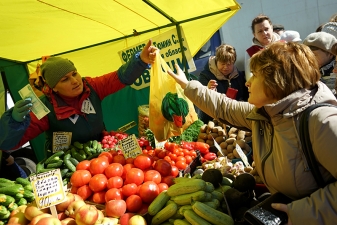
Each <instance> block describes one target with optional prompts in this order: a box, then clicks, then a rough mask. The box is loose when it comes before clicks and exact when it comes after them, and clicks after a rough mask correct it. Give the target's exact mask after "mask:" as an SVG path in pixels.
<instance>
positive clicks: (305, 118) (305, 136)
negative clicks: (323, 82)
mask: <svg viewBox="0 0 337 225" xmlns="http://www.w3.org/2000/svg"><path fill="white" fill-rule="evenodd" d="M322 106H330V107H336V108H337V106H336V105H332V104H328V103H318V104H315V105H311V106H309V107H308V108H307V109H305V110H304V112H303V113H302V115H301V116H300V126H299V130H300V132H299V135H300V140H301V144H302V150H303V153H304V156H305V158H306V159H307V162H308V166H309V170H310V171H311V173H312V175H313V176H314V178H315V180H316V182H317V185H318V186H319V187H320V188H323V187H325V185H326V183H325V182H324V180H323V177H322V174H321V172H320V171H319V168H318V163H317V160H316V157H315V154H314V152H313V150H312V146H311V141H310V136H309V127H308V125H309V118H310V112H311V111H313V110H314V109H316V108H318V107H322Z"/></svg>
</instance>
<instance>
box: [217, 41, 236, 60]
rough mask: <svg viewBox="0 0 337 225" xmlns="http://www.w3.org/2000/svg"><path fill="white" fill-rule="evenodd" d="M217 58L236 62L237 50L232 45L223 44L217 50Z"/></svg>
mask: <svg viewBox="0 0 337 225" xmlns="http://www.w3.org/2000/svg"><path fill="white" fill-rule="evenodd" d="M215 57H216V60H217V61H219V62H224V63H235V61H236V51H235V48H234V47H233V46H231V45H227V44H222V45H220V46H218V47H217V48H216V50H215Z"/></svg>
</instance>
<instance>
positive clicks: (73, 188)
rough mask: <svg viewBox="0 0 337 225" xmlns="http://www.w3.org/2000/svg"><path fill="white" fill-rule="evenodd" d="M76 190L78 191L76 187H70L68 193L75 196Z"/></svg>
mask: <svg viewBox="0 0 337 225" xmlns="http://www.w3.org/2000/svg"><path fill="white" fill-rule="evenodd" d="M77 190H78V187H75V186H73V185H72V186H71V188H70V193H73V194H77Z"/></svg>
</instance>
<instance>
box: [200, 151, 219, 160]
mask: <svg viewBox="0 0 337 225" xmlns="http://www.w3.org/2000/svg"><path fill="white" fill-rule="evenodd" d="M203 157H204V159H206V160H207V161H212V160H213V159H216V157H217V155H216V154H215V153H214V152H208V153H206V154H205V155H203Z"/></svg>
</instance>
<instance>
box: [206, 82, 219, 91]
mask: <svg viewBox="0 0 337 225" xmlns="http://www.w3.org/2000/svg"><path fill="white" fill-rule="evenodd" d="M217 86H218V83H217V82H216V80H210V81H209V82H208V84H207V87H208V89H211V90H213V91H216V87H217Z"/></svg>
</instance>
